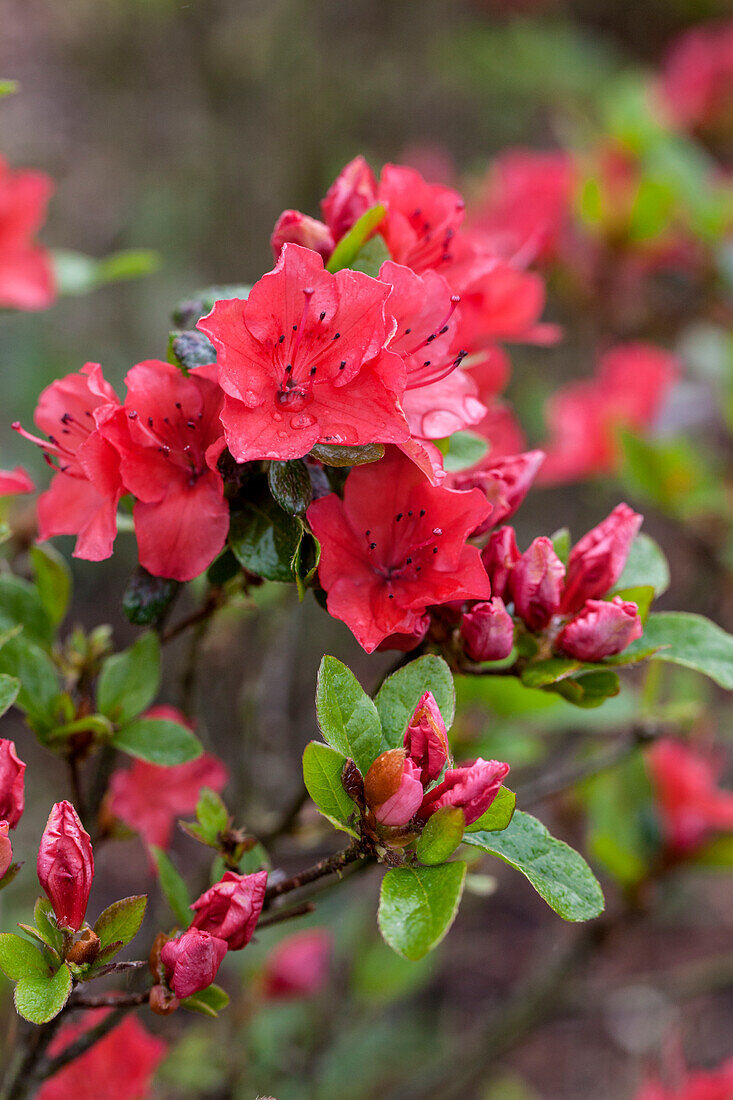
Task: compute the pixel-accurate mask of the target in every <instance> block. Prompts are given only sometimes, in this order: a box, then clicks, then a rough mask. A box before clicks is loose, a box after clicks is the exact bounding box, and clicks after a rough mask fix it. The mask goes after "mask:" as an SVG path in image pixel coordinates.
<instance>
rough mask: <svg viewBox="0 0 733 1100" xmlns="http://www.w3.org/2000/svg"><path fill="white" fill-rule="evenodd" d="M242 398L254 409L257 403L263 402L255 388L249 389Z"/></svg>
mask: <svg viewBox="0 0 733 1100" xmlns="http://www.w3.org/2000/svg"><path fill="white" fill-rule="evenodd" d="M242 400H243V401H244V403H245V405H246V406H247V407H248V408H250V409H254V408H256V406H257V405H260V404H261V403H262V402H261V401H260V398H259V397H258V395H257V394H256V393H255V391H254V390H247V391H246V393H245V395H244V397H243V399H242Z"/></svg>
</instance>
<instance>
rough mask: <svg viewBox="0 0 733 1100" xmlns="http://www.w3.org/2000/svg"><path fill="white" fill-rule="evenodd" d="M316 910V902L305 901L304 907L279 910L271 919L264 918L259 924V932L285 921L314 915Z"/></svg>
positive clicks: (298, 906) (272, 914)
mask: <svg viewBox="0 0 733 1100" xmlns="http://www.w3.org/2000/svg"><path fill="white" fill-rule="evenodd" d="M315 908H316V906H315V902H312V901H304V902H303V904H302V905H294V906H293V908H292V909H277V910H275V912H274V913H271V914H270V916H269V917H263V918H262V919H261V920H259V921H258V922H257V931H258V932H259V930H260V928H269V927H270V925H271V924H280V923H281V922H282V921H284V920H294V919H295V918H296V917H305V916H306V915H307V914H308V913H313V912H314V911H315Z"/></svg>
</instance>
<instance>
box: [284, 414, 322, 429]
mask: <svg viewBox="0 0 733 1100" xmlns="http://www.w3.org/2000/svg"><path fill="white" fill-rule="evenodd" d="M315 422H316V418H315V417H314V416H311V414H310V413H298V415H297V416H291V417H290V427H291V428H295V429H296V430H297V429H299V428H310V426H311V425H312V424H315Z"/></svg>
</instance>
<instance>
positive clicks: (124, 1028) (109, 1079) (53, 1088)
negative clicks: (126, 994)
mask: <svg viewBox="0 0 733 1100" xmlns="http://www.w3.org/2000/svg"><path fill="white" fill-rule="evenodd" d="M110 1011H112V1010H111V1009H95V1010H92V1011H87V1012H85V1013H84V1014H83V1017H82V1018H81V1019H79V1020H76V1021H74V1023H71V1024H65V1025H64V1026H63V1027H62V1028H61V1030H60V1032H59V1033H58V1035H57V1036H56V1037H55V1038H54V1039H53V1040H52V1041H51V1044H50V1046H49V1048H48V1052H49V1054H50V1055H51V1057H53V1058H55V1057H56V1056H57V1055H59V1054H61V1053H62V1052H63V1051H64V1050H65V1049H66V1048H67V1047H68V1046H69V1045H70V1044H71V1043H73V1042H74V1041H75V1040H77V1039H78V1038H79V1037H80V1036H82V1035H83V1034H84V1033H85V1032H86V1031H88V1030H90V1029H91V1028H93V1027H96V1026H97V1024H99V1023H100V1022H101V1021H102V1020H103V1019H104V1018H105V1016H106V1015H108V1013H109V1012H110ZM167 1050H168V1044H167V1043H166V1042H165V1041H164V1040H163V1039H159V1038H158V1037H157V1036H155V1035H152V1034H151V1033H150V1032H149V1031H148V1030H147V1028H146V1027H145V1026H144V1025H143V1024H142V1023H141V1022H140V1020H139V1019H138V1017H137V1016H134V1015H128V1016H125V1018H124V1019H123V1020H122V1021H121V1023H119V1024H117V1026H116V1027H114V1028H113V1029H112V1030H111V1031H110V1032H109V1033H108V1034H107V1035H105V1036H104V1037H103V1038H101V1039H99V1040H97V1042H96V1043H94V1045H93V1046H92V1047H90V1048H89V1050H87V1051H85V1053H84V1054H82V1055H80V1056H79V1057H78V1058H75V1059H74V1060H73V1061H72V1062H69V1063H68V1065H66V1066H64V1067H63V1068H62V1069H60V1070H59V1071H58V1073H55V1074H54V1075H53V1077H51V1078H50V1079H49V1080H48V1081H45V1082H44V1084H43V1085H42V1086H41V1088H40V1091H39V1092H38V1100H102V1097H104V1100H145V1098H146V1097H148V1096H149V1095H150V1093H149V1089H150V1087H151V1084H152V1080H153V1075H154V1074H155V1071H156V1069H157V1067H158V1066H159V1065H160V1063H161V1062H162V1060H163V1058H164V1057H165V1055H166V1052H167Z"/></svg>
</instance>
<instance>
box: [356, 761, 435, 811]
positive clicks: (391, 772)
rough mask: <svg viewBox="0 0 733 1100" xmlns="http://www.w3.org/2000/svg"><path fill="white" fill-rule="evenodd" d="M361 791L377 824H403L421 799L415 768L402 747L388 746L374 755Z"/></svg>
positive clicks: (418, 775) (416, 769)
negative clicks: (390, 747) (387, 748)
mask: <svg viewBox="0 0 733 1100" xmlns="http://www.w3.org/2000/svg"><path fill="white" fill-rule="evenodd" d="M364 795H365V797H366V801H367V804H368V806H369V808H370V809H371V810H372V812H373V813H374V816H375V818H376V819H377V821H378V822H379V823H380V824H381V825H389V826H392V827H393V828H397V827H399V826H401V825H406V824H407V822H408V821H409V820H410V819H411V818H412V817H413V816H414V814H415V811H416V810H417V808H418V806H419V805H420V803H421V802H422V796H423V786H422V783H421V782H420V772H419V769H418V768H417V767H416V766H415V765H414V764H413V762H412V760H410V759H409V757H408V756H407V754H406V752H405V750H404V749H389V750H388V751H387V752H383V753H382V755H381V756H378V757H377V759H376V760H375V761H374V763H373V764H372V766H371V767H370V769H369V771H368V772H367V774H366V778H365V779H364Z"/></svg>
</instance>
